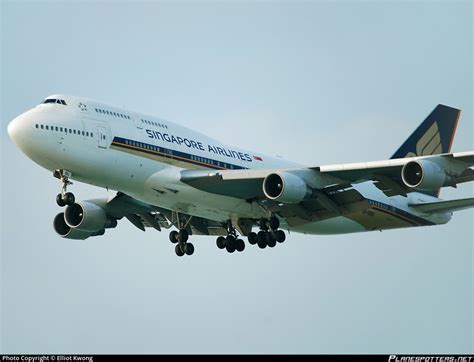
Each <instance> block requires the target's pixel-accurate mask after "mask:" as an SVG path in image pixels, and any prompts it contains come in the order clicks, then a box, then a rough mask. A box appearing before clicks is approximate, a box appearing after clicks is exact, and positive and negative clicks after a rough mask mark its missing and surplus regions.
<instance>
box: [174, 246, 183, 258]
mask: <svg viewBox="0 0 474 362" xmlns="http://www.w3.org/2000/svg"><path fill="white" fill-rule="evenodd" d="M174 252H175V253H176V255H178V256H183V255H184V251H183V249H181V245H180V244H178V245H176V246H175V247H174Z"/></svg>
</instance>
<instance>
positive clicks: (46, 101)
mask: <svg viewBox="0 0 474 362" xmlns="http://www.w3.org/2000/svg"><path fill="white" fill-rule="evenodd" d="M43 103H58V104H62V105H65V106H66V105H67V104H66V101H65V100H64V99H54V98H48V99H45V100H44V101H43Z"/></svg>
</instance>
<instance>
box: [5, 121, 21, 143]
mask: <svg viewBox="0 0 474 362" xmlns="http://www.w3.org/2000/svg"><path fill="white" fill-rule="evenodd" d="M20 118H21V116H18V117H16V118H15V119H13V120H12V121H11V122H10V123H9V124H8V128H7V132H8V135H9V136H10V138H11V140H12V141H13V142H15V143H16V144H18V141H19V138H20V133H21V130H20V128H21V120H20Z"/></svg>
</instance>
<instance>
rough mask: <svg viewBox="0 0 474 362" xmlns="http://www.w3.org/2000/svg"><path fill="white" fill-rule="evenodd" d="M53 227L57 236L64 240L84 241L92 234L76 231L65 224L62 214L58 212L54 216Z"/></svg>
mask: <svg viewBox="0 0 474 362" xmlns="http://www.w3.org/2000/svg"><path fill="white" fill-rule="evenodd" d="M53 226H54V230H55V231H56V232H57V233H58V234H59V236H61V237H62V238H66V239H76V240H84V239H87V238H88V237H89V236H91V234H92V233H91V232H89V231H82V230H78V229H75V228H72V227H70V226H69V225H68V224H66V221H65V220H64V212H60V213H59V214H57V215H56V217H55V218H54V221H53Z"/></svg>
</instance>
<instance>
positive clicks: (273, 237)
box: [248, 216, 286, 249]
mask: <svg viewBox="0 0 474 362" xmlns="http://www.w3.org/2000/svg"><path fill="white" fill-rule="evenodd" d="M279 227H280V220H278V218H277V217H276V216H272V217H271V218H270V219H269V220H267V219H262V220H260V231H259V232H258V234H256V233H254V232H251V233H249V235H248V239H249V243H250V244H251V245H255V244H257V245H258V247H259V248H260V249H264V248H266V247H267V246H268V247H270V248H273V247H274V246H275V245H276V243H277V242H278V243H282V242H284V241H285V239H286V236H285V232H284V231H283V230H279V229H278V228H279Z"/></svg>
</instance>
